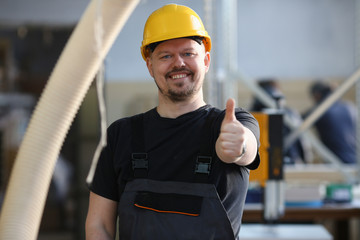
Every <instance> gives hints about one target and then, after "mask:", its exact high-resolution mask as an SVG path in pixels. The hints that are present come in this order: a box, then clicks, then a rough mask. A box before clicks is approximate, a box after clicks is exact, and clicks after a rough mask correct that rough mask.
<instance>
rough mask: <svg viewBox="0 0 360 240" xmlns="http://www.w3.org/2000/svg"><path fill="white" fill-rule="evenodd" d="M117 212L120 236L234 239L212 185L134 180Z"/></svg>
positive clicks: (123, 237) (131, 237)
mask: <svg viewBox="0 0 360 240" xmlns="http://www.w3.org/2000/svg"><path fill="white" fill-rule="evenodd" d="M118 213H119V237H120V239H126V240H128V239H136V240H137V239H139V240H140V239H141V240H150V239H151V240H152V239H181V240H183V239H207V240H215V239H218V240H233V239H235V238H234V232H233V229H232V227H231V223H230V221H229V218H228V216H227V213H226V211H225V209H224V207H223V205H222V203H221V201H220V199H219V197H218V195H217V192H216V189H215V187H214V186H213V185H212V184H202V183H184V182H162V181H155V180H149V179H135V180H133V181H131V182H129V183H127V185H126V188H125V191H124V193H123V195H122V197H121V199H120V203H119V208H118Z"/></svg>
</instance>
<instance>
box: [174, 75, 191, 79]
mask: <svg viewBox="0 0 360 240" xmlns="http://www.w3.org/2000/svg"><path fill="white" fill-rule="evenodd" d="M186 76H187V74H176V75H173V76H171V77H170V78H171V79H180V78H185V77H186Z"/></svg>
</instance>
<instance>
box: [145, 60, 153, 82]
mask: <svg viewBox="0 0 360 240" xmlns="http://www.w3.org/2000/svg"><path fill="white" fill-rule="evenodd" d="M146 67H147V68H148V71H149V73H150V75H151V77H154V73H153V70H152V61H151V59H150V57H147V58H146Z"/></svg>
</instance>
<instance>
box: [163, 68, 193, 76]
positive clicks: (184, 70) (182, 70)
mask: <svg viewBox="0 0 360 240" xmlns="http://www.w3.org/2000/svg"><path fill="white" fill-rule="evenodd" d="M184 72H185V73H187V74H190V75H193V72H192V71H191V70H190V69H188V68H186V67H182V68H174V69H172V70H171V71H170V72H167V73H166V75H165V77H166V78H168V77H170V75H174V74H177V73H184Z"/></svg>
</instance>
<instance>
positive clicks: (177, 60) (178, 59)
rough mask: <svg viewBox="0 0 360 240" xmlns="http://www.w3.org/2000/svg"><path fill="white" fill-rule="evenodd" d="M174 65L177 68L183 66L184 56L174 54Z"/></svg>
mask: <svg viewBox="0 0 360 240" xmlns="http://www.w3.org/2000/svg"><path fill="white" fill-rule="evenodd" d="M174 66H175V67H178V68H180V67H184V66H185V61H184V58H183V57H182V56H181V55H180V54H177V55H175V58H174Z"/></svg>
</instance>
